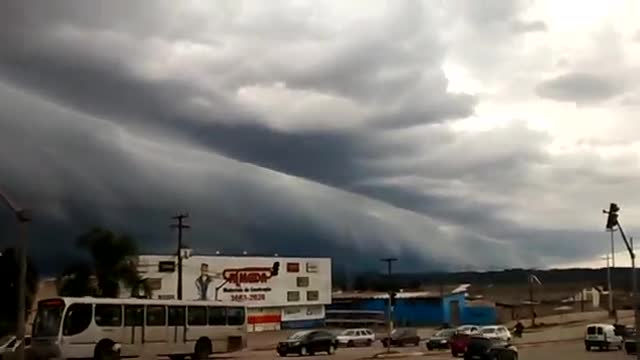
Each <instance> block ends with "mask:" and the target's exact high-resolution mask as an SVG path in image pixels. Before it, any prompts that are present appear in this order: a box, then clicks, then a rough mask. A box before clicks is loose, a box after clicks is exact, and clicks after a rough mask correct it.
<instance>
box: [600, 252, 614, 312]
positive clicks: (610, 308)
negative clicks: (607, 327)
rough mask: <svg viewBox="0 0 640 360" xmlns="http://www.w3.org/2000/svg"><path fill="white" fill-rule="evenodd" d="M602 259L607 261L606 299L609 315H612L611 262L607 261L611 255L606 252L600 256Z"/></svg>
mask: <svg viewBox="0 0 640 360" xmlns="http://www.w3.org/2000/svg"><path fill="white" fill-rule="evenodd" d="M602 259H603V260H606V262H607V290H608V294H609V296H608V298H609V299H608V300H609V316H610V317H613V291H612V290H611V262H610V261H609V260H610V259H611V256H609V254H606V255H604V256H602Z"/></svg>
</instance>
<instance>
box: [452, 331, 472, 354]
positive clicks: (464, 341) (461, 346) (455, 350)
mask: <svg viewBox="0 0 640 360" xmlns="http://www.w3.org/2000/svg"><path fill="white" fill-rule="evenodd" d="M469 339H470V335H469V334H462V333H460V332H457V333H455V334H454V335H453V336H452V337H451V340H449V346H450V347H451V355H453V357H459V356H462V355H464V353H465V352H466V351H467V345H468V344H469Z"/></svg>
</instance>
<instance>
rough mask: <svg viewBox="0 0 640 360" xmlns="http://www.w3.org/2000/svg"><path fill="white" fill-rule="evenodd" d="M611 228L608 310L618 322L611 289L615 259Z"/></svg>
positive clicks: (613, 294) (613, 293)
mask: <svg viewBox="0 0 640 360" xmlns="http://www.w3.org/2000/svg"><path fill="white" fill-rule="evenodd" d="M613 231H614V230H613V229H611V267H610V270H609V307H610V312H611V315H612V316H613V318H614V319H615V322H616V323H617V322H618V312H617V311H616V305H615V292H614V290H613V272H614V271H615V268H616V260H615V247H614V245H613Z"/></svg>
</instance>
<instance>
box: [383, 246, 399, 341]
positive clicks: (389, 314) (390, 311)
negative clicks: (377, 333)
mask: <svg viewBox="0 0 640 360" xmlns="http://www.w3.org/2000/svg"><path fill="white" fill-rule="evenodd" d="M380 261H384V262H386V263H387V276H388V280H389V284H391V264H392V263H393V262H394V261H398V259H396V258H384V259H380ZM392 291H393V290H392V289H391V285H389V291H388V292H387V352H391V331H392V328H393V308H392V306H391V292H392Z"/></svg>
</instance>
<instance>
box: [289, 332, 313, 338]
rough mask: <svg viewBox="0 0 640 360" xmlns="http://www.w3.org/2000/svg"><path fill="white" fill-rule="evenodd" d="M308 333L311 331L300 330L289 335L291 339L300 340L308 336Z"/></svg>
mask: <svg viewBox="0 0 640 360" xmlns="http://www.w3.org/2000/svg"><path fill="white" fill-rule="evenodd" d="M307 334H309V331H298V332H297V333H295V334H293V335H291V336H289V340H300V339H302V338H304V337H305V336H307Z"/></svg>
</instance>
